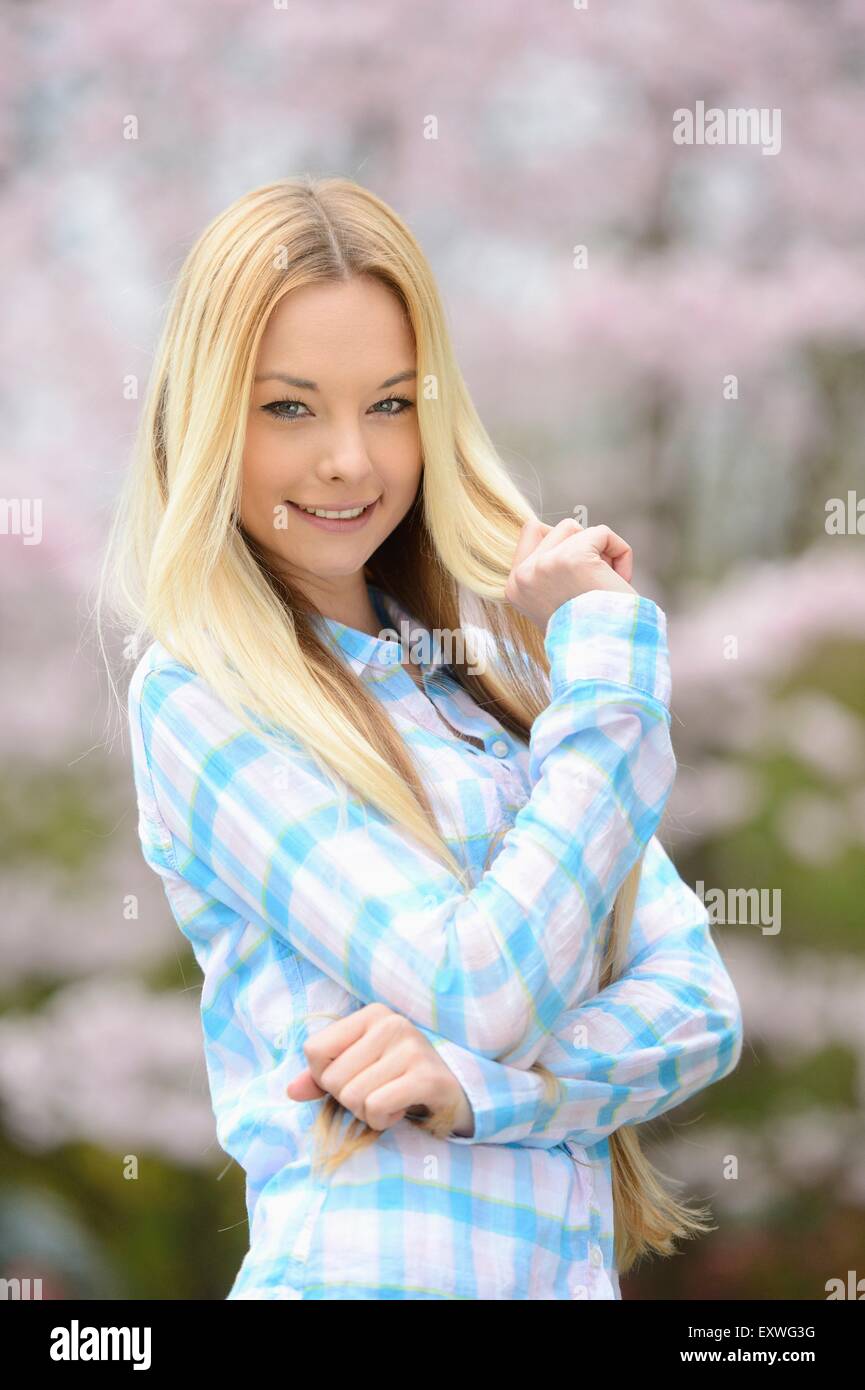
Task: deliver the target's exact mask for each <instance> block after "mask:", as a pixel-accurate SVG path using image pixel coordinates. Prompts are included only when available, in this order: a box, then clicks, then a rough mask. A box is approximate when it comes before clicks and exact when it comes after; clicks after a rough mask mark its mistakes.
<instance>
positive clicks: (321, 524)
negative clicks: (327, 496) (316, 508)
mask: <svg viewBox="0 0 865 1390" xmlns="http://www.w3.org/2000/svg"><path fill="white" fill-rule="evenodd" d="M379 500H380V499H379V498H378V497H377V498H376V500H375V501H374V502H373V503H372V505H371V506H369V507H367V508H366V511H363V512H361V514H360V516H349V517H336V516H313V514H312V512H305V511H304V510H303V508H302V507H299V506H298V505H297V503H296V502H289V503H288V505H289V506H290V507H291V509H292V511H293V512H295V513H296V514H297V516H299V517H300V519H301V521H308V522H309V524H310V526H317V527H318V529H319V530H320V531H341V532H345V531H360V530H361V528H362V527H364V526H366V524H367V522H368V521H369V519H370V517H371V516H372V514H373V512H374V511H375V509H376V507H377V506H378V504H379ZM333 510H334V511H340V510H343V511H347V510H348V508H338V507H334V509H333Z"/></svg>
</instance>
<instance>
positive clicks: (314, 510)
mask: <svg viewBox="0 0 865 1390" xmlns="http://www.w3.org/2000/svg"><path fill="white" fill-rule="evenodd" d="M295 505H298V504H295ZM370 506H372V503H370ZM300 510H301V511H302V512H309V513H310V515H311V516H326V517H333V518H335V519H337V520H339V519H341V518H343V517H352V516H360V515H361V513H362V512H365V511H366V510H367V509H366V507H352V508H351V509H350V510H349V511H346V512H326V511H325V509H324V507H301V508H300Z"/></svg>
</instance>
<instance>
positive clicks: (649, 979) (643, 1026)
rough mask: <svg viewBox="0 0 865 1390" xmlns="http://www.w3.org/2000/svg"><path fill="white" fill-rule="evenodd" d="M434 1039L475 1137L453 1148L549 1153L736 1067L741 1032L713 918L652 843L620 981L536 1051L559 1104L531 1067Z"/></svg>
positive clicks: (573, 1013)
mask: <svg viewBox="0 0 865 1390" xmlns="http://www.w3.org/2000/svg"><path fill="white" fill-rule="evenodd" d="M425 1031H426V1030H425ZM427 1037H428V1039H429V1041H430V1042H431V1043H432V1044H433V1046H434V1047H435V1048H436V1050H437V1051H438V1052H439V1054H440V1055H441V1057H442V1059H443V1060H444V1061H445V1062H446V1063H447V1065H448V1066H449V1067H450V1069H451V1071H452V1072H453V1073H454V1075H455V1076H456V1078H457V1080H458V1081H459V1082H460V1085H461V1086H462V1088H463V1090H464V1091H465V1093H466V1096H467V1098H468V1100H469V1103H470V1104H471V1107H472V1110H473V1112H474V1121H475V1123H474V1133H473V1134H472V1135H470V1136H463V1135H451V1136H449V1138H450V1142H451V1143H462V1144H482V1143H487V1144H489V1143H497V1144H513V1143H519V1144H522V1145H527V1146H534V1147H547V1148H549V1147H553V1146H554V1145H556V1144H558V1143H561V1142H562V1141H565V1140H568V1141H570V1142H571V1143H574V1144H579V1145H582V1146H588V1145H591V1144H597V1143H599V1142H600V1141H601V1140H602V1139H605V1138H606V1137H607V1136H608V1135H610V1134H612V1133H613V1132H614V1131H615V1130H616V1129H618V1128H619V1127H620V1126H621V1125H626V1124H639V1123H640V1122H641V1121H645V1120H651V1119H654V1118H655V1117H656V1116H658V1115H663V1114H665V1113H666V1112H667V1111H668V1110H671V1109H673V1107H674V1106H677V1105H681V1104H682V1102H683V1101H685V1100H688V1099H689V1098H690V1097H691V1096H694V1095H696V1094H697V1092H698V1091H700V1090H702V1089H703V1088H704V1087H706V1086H710V1085H711V1084H712V1083H713V1082H714V1081H718V1080H720V1079H721V1078H722V1077H724V1076H726V1075H727V1074H728V1073H730V1072H731V1071H733V1070H734V1068H735V1067H736V1066H737V1064H738V1062H739V1058H740V1056H741V1052H742V1044H743V1028H742V1013H741V1007H740V1004H739V999H738V996H737V994H736V990H735V988H734V985H733V982H732V980H731V978H730V976H729V974H728V972H727V969H726V967H725V965H724V963H723V961H722V959H721V956H720V954H719V952H718V949H717V947H716V945H715V943H714V941H713V939H712V935H711V929H710V924H709V916H708V912H707V911H706V908H705V906H704V904H703V903H702V902H701V900H700V899H699V898H698V897H697V895H696V893H695V892H694V891H693V890H692V889H691V888H689V887H688V886H687V884H685V883H684V882H683V880H682V879H681V878H680V877H679V874H678V873H677V871H676V869H675V867H674V865H673V863H672V861H671V859H670V857H669V855H668V854H667V852H666V850H665V849H664V848H663V846H662V845H661V843H660V841H659V840H658V839H657V838H656V837H653V839H652V841H651V842H650V844H649V846H648V848H647V851H646V857H645V859H644V862H643V871H642V875H641V879H640V888H639V892H638V894H637V901H636V903H635V908H634V918H633V922H632V925H631V933H630V937H629V943H628V957H627V960H626V963H625V967H624V969H623V972H622V974H621V975H620V976H619V977H618V978H617V979H616V980H614V981H613V983H612V984H610V985H608V986H607V988H606V989H604V990H602V991H601V992H600V993H599V994H597V995H595V997H594V998H591V999H589V1000H587V1001H586V1002H584V1003H582V1004H580V1005H579V1006H578V1007H576V1008H570V1009H566V1010H565V1011H564V1012H563V1013H562V1015H561V1016H560V1018H559V1019H558V1020H557V1022H556V1024H555V1027H554V1029H553V1030H552V1032H551V1034H550V1036H549V1038H548V1039H547V1040H546V1042H545V1043H544V1046H543V1048H542V1050H541V1052H540V1054H539V1060H540V1061H541V1062H543V1063H544V1065H545V1066H546V1067H547V1068H548V1069H549V1070H550V1071H551V1072H553V1073H554V1074H555V1076H556V1078H557V1080H558V1083H559V1094H558V1096H557V1097H554V1098H553V1099H552V1100H549V1099H548V1098H547V1096H546V1086H545V1081H544V1078H543V1077H541V1076H539V1075H538V1074H537V1073H536V1072H531V1071H529V1070H524V1069H521V1068H518V1067H514V1066H509V1065H505V1064H503V1063H501V1062H498V1061H495V1060H490V1059H488V1058H484V1057H478V1056H476V1055H475V1054H473V1053H471V1052H468V1051H466V1050H465V1049H463V1048H461V1047H458V1046H456V1045H455V1044H454V1043H451V1042H449V1041H448V1040H446V1039H443V1038H440V1037H439V1036H438V1035H437V1034H435V1033H432V1032H429V1031H427Z"/></svg>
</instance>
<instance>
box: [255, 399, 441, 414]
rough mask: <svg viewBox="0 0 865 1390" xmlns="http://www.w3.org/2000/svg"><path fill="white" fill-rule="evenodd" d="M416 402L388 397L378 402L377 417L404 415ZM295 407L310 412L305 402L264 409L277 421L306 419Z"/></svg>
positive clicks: (376, 404)
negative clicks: (293, 408)
mask: <svg viewBox="0 0 865 1390" xmlns="http://www.w3.org/2000/svg"><path fill="white" fill-rule="evenodd" d="M413 404H414V402H413V401H410V400H407V398H406V397H405V396H388V397H387V399H386V400H383V401H376V403H375V407H374V413H375V414H376V415H403V414H404V413H405V412H406V411H407V410H408V409H409V407H410V406H411V405H413ZM293 406H299V407H300V409H301V410H308V409H309V407H308V406H307V405H305V404H304V402H303V401H296V400H287V401H272V402H271V404H270V405H266V406H265V407H264V409H265V410H267V411H269V413H270V414H271V415H275V416H276V418H277V420H302V419H303V418H304V417H303V416H302V415H299V414H298V413H297V412H296V411H294V410H292V407H293ZM379 406H391V407H398V408H396V409H390V410H379V409H378V407H379Z"/></svg>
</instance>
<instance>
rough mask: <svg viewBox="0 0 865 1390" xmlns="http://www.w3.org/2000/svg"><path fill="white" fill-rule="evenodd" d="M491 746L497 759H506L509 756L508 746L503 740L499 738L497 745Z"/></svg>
mask: <svg viewBox="0 0 865 1390" xmlns="http://www.w3.org/2000/svg"><path fill="white" fill-rule="evenodd" d="M491 746H492V751H493V752H494V753H495V755H496V757H497V758H504V757H506V756H507V752H508V745H507V744H506V743H505V741H504V739H503V738H497V739H496V741H495V743H494V744H492V745H491Z"/></svg>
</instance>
